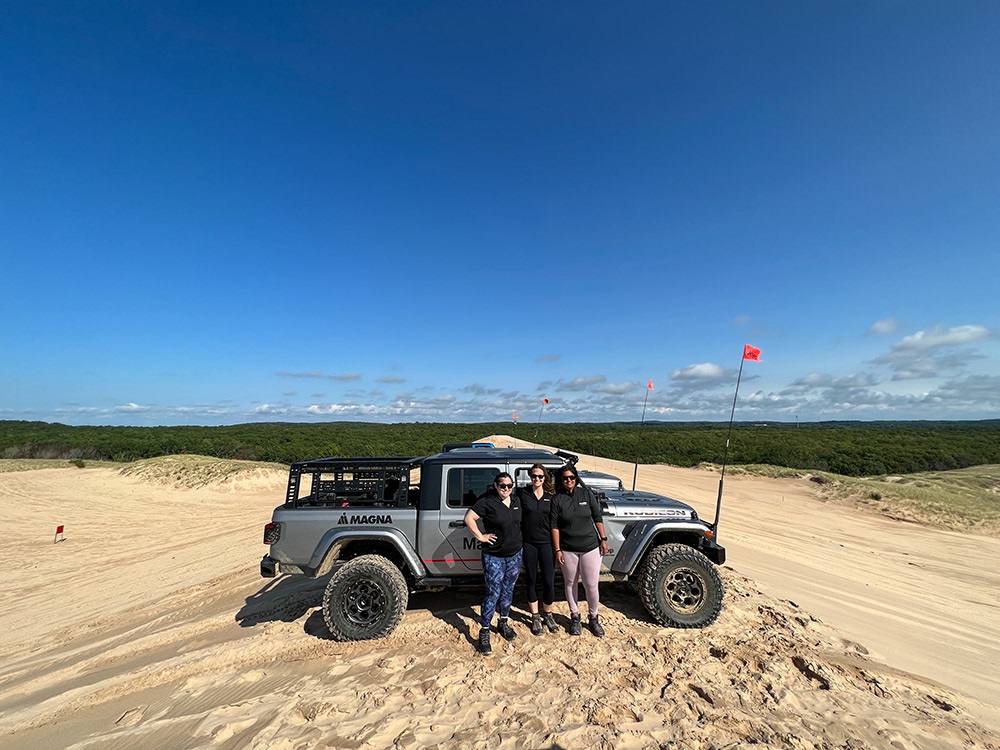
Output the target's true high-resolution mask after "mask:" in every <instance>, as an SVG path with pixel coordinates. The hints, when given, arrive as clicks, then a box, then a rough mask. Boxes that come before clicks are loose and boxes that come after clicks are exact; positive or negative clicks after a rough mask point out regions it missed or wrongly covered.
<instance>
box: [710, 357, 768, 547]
mask: <svg viewBox="0 0 1000 750" xmlns="http://www.w3.org/2000/svg"><path fill="white" fill-rule="evenodd" d="M758 357H760V349H756V348H755V347H752V346H750V344H746V345H745V346H744V347H743V357H742V358H741V359H740V372H739V374H738V375H737V376H736V392H735V393H734V394H733V409H732V411H731V412H729V432H728V433H727V434H726V450H725V452H724V453H723V455H722V474H720V475H719V497H718V498H717V499H716V501H715V521H714V522H713V523H712V529H713V530H714V531H715V541H717V542H718V541H719V518H720V517H721V515H722V485H723V483H724V482H725V481H726V464H727V463H728V462H729V439H730V438H731V437H732V436H733V417H735V416H736V399H737V398H738V397H739V395H740V380H741V379H742V378H743V363H744V362H746V361H747V360H748V359H752V360H754V361H757V359H758Z"/></svg>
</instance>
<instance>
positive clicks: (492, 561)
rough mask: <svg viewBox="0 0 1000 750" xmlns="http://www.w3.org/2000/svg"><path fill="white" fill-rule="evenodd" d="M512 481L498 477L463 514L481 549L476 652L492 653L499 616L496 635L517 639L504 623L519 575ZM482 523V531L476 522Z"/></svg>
mask: <svg viewBox="0 0 1000 750" xmlns="http://www.w3.org/2000/svg"><path fill="white" fill-rule="evenodd" d="M513 489H514V480H513V478H512V477H511V476H510V474H508V473H507V472H506V471H504V472H501V473H500V474H497V476H496V479H494V480H493V485H492V487H491V488H490V490H489V491H488V492H487V493H486V494H485V495H484V496H483V497H481V498H480V499H479V500H477V501H476V504H475V505H473V506H472V507H471V508H469V510H468V512H467V513H466V514H465V525H466V526H467V527H468V529H469V531H471V532H472V535H473V536H474V537H475V538H476V539H478V540H479V542H480V543H481V544H482V547H483V577H484V578H485V580H486V596H485V597H483V605H482V608H481V611H480V618H479V625H480V631H479V641H478V644H477V645H478V648H479V651H480V652H481V653H483V654H489V653H492V651H493V649H492V647H491V646H490V625H491V624H492V622H493V613H494V611H497V612H499V614H500V620H499V622H498V623H497V632H498V633H500V635H501V636H503V637H504V638H505V639H506V640H508V641H512V640H514V639H515V638H517V633H515V632H514V629H513V628H512V627H511V626H510V622H509V620H508V619H507V618H508V615H509V614H510V605H511V602H512V601H513V600H514V584H515V583H517V576H518V574H519V573H520V572H521V557H522V552H521V501H520V499H518V498H517V497H516V496H513V494H512V492H511V490H513ZM479 521H482V522H483V527H484V528H483V530H481V529H480V528H479V524H478V522H479Z"/></svg>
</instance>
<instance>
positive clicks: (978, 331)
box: [892, 326, 992, 352]
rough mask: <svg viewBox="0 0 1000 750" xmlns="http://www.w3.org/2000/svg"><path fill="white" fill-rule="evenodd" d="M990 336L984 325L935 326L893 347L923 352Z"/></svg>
mask: <svg viewBox="0 0 1000 750" xmlns="http://www.w3.org/2000/svg"><path fill="white" fill-rule="evenodd" d="M989 338H992V333H991V332H990V329H989V328H986V327H984V326H957V327H955V328H947V329H946V328H943V327H942V326H935V327H934V328H931V329H930V330H928V331H917V332H916V333H914V334H912V335H911V336H906V337H905V338H903V340H902V341H900V342H899V343H898V344H896V345H895V346H893V347H892V349H893V351H898V352H908V351H915V352H923V351H927V350H929V349H940V348H941V347H945V346H963V345H966V344H971V343H973V342H976V341H986V340H987V339H989Z"/></svg>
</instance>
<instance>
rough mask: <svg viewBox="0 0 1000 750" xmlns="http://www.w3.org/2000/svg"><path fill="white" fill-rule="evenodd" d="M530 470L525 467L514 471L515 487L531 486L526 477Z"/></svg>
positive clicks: (529, 479) (528, 478)
mask: <svg viewBox="0 0 1000 750" xmlns="http://www.w3.org/2000/svg"><path fill="white" fill-rule="evenodd" d="M530 471H531V470H530V469H529V468H528V467H527V466H525V467H523V468H520V469H516V470H515V471H514V486H515V487H529V486H531V477H529V476H528V472H530Z"/></svg>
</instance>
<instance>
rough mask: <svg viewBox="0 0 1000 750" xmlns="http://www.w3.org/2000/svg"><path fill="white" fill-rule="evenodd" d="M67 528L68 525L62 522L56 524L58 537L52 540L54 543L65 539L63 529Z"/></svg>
mask: <svg viewBox="0 0 1000 750" xmlns="http://www.w3.org/2000/svg"><path fill="white" fill-rule="evenodd" d="M65 528H66V527H65V526H63V525H62V524H60V525H59V526H56V537H55V539H53V540H52V543H53V544H55V543H56V542H61V541H63V539H65V537H64V536H63V531H64V529H65Z"/></svg>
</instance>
